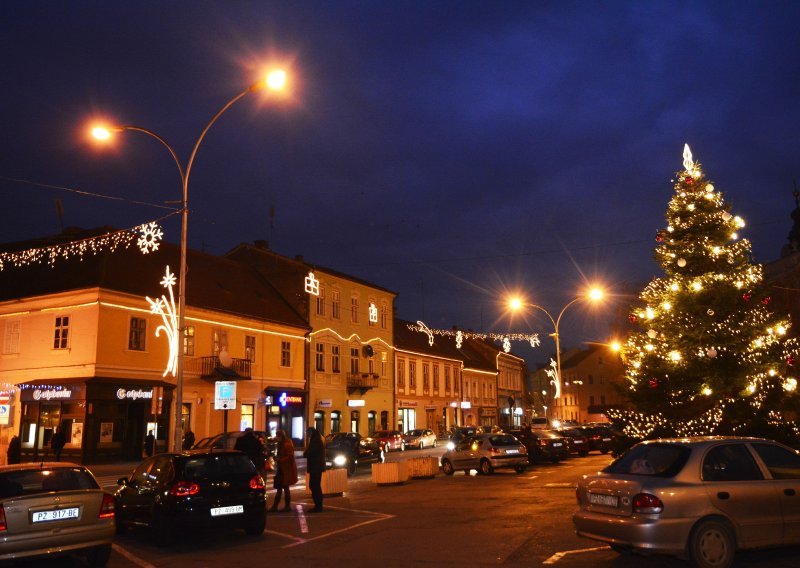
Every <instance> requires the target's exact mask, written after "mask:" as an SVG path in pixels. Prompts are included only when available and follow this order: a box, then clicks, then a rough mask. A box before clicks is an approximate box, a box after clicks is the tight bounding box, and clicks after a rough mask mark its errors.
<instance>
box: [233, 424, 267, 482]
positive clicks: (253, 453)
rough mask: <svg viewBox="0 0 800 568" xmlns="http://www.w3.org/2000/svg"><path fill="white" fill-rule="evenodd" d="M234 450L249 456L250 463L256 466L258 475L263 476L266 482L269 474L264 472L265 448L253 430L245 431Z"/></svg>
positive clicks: (246, 429)
mask: <svg viewBox="0 0 800 568" xmlns="http://www.w3.org/2000/svg"><path fill="white" fill-rule="evenodd" d="M233 449H234V450H239V451H240V452H244V453H245V454H247V457H248V458H250V461H251V462H253V465H254V466H256V469H257V470H258V473H259V474H261V477H262V478H264V480H265V481H266V479H267V474H266V472H265V471H264V447H263V446H262V445H261V440H259V439H258V438H257V437H256V435H255V434H254V433H253V429H252V428H245V429H244V434H242V435H241V436H240V437H239V438H238V439H237V440H236V444H234V446H233Z"/></svg>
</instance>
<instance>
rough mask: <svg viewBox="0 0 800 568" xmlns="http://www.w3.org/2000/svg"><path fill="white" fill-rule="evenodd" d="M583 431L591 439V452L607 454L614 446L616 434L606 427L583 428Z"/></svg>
mask: <svg viewBox="0 0 800 568" xmlns="http://www.w3.org/2000/svg"><path fill="white" fill-rule="evenodd" d="M581 430H582V431H583V432H584V433H585V434H586V437H587V438H588V439H589V451H590V452H594V451H597V452H600V453H601V454H607V453H608V452H609V451H610V450H611V448H612V447H613V446H614V434H613V433H612V432H611V430H609V429H608V428H606V427H605V426H583V427H581Z"/></svg>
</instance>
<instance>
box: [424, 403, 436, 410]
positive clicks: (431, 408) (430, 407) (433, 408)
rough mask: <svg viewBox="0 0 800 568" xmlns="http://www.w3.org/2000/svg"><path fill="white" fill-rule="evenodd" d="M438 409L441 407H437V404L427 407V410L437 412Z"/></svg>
mask: <svg viewBox="0 0 800 568" xmlns="http://www.w3.org/2000/svg"><path fill="white" fill-rule="evenodd" d="M438 408H439V407H438V406H436V405H435V404H428V405H426V406H425V410H436V409H438Z"/></svg>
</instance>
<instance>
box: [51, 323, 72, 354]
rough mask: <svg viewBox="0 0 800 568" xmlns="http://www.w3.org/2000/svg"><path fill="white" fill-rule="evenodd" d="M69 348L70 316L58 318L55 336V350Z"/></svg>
mask: <svg viewBox="0 0 800 568" xmlns="http://www.w3.org/2000/svg"><path fill="white" fill-rule="evenodd" d="M68 347H69V316H56V326H55V334H54V335H53V349H67V348H68Z"/></svg>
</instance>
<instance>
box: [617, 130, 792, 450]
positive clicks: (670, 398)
mask: <svg viewBox="0 0 800 568" xmlns="http://www.w3.org/2000/svg"><path fill="white" fill-rule="evenodd" d="M683 158H684V161H683V167H684V169H683V170H682V171H680V172H678V173H677V174H676V176H677V177H676V179H675V186H674V188H675V193H674V195H673V197H672V200H671V201H670V203H669V207H668V209H667V214H666V221H667V226H666V228H665V229H663V230H660V231H658V233H657V235H656V241H657V242H658V243H659V244H658V246H657V247H656V250H655V257H656V261H657V262H658V264H659V265H660V266H661V268H662V269H663V272H664V276H663V277H661V278H656V279H654V280H653V281H652V282H650V283H649V284H648V285H647V286H646V287H645V289H644V290H643V291H642V292H641V294H640V296H639V302H638V303H637V304H636V305H635V306H634V307H633V310H632V312H631V313H630V316H629V319H630V321H631V322H632V323H633V324H635V327H636V328H638V330H636V331H634V332H632V333H631V334H630V336H629V337H628V340H627V345H626V347H625V350H624V362H625V375H626V379H627V381H628V382H627V385H626V386H627V387H628V388H627V389H626V396H627V398H628V400H629V402H630V408H631V409H633V410H629V411H624V412H621V411H617V412H616V413H615V414H614V415H613V416H612V418H615V419H617V420H619V421H621V422H622V423H623V424H625V431H626V433H628V434H629V435H631V436H634V437H651V436H656V435H679V436H687V435H706V434H759V435H769V434H770V433H773V431H772V430H770V428H773V429H774V427H776V426H778V425H783V426H784V427H785V426H786V424H787V423H788V422H787V416H790V417H793V416H792V415H791V411H792V409H793V407H794V405H795V403H796V399H797V397H796V395H795V390H796V387H797V380H796V376H797V372H798V369H797V367H796V366H795V361H796V356H797V347H798V344H797V340H796V339H794V338H791V337H790V336H789V335H788V329H789V318H788V316H786V315H780V314H777V313H773V312H772V310H771V306H770V303H771V297H770V295H769V287H768V286H767V285H765V284H764V282H763V271H762V267H761V265H759V264H755V263H753V262H752V261H751V256H750V242H749V241H748V240H746V239H741V238H739V232H740V231H741V230H742V229H743V228H744V226H745V223H744V220H742V219H741V218H740V217H738V216H734V215H732V214H731V213H730V211H729V210H728V209H729V208H728V207H726V206H725V202H724V200H723V196H722V194H721V193H720V192H719V191H717V190H716V188H715V187H714V185H713V184H712V183H711V182H710V181H709V180H708V179H706V177H705V176H704V174H703V172H702V170H701V168H700V164H699V163H696V162H694V161H693V159H692V154H691V151H690V150H689V146H688V145H687V146H685V148H684V155H683ZM781 437H785V436H781Z"/></svg>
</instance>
